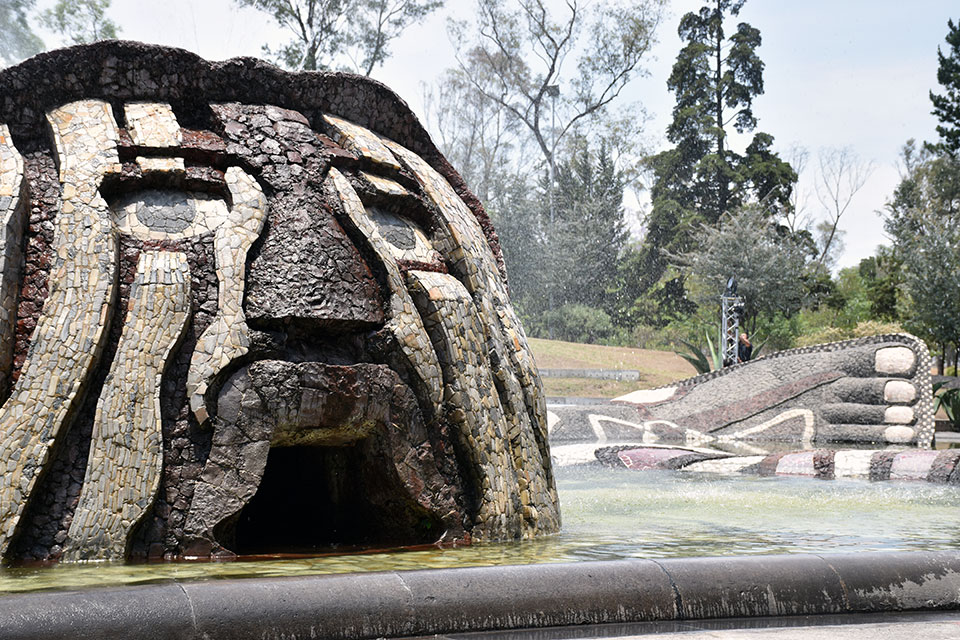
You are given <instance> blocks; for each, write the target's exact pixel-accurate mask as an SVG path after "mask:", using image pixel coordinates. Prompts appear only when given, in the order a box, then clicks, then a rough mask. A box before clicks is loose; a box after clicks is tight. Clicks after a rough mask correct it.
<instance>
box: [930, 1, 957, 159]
mask: <svg viewBox="0 0 960 640" xmlns="http://www.w3.org/2000/svg"><path fill="white" fill-rule="evenodd" d="M947 27H948V28H949V33H947V38H946V40H947V44H948V45H950V48H949V49H948V51H947V55H944V53H943V51H942V50H941V49H940V47H937V58H938V59H939V60H940V68H939V69H937V82H939V83H940V84H941V85H942V86H943V88H944V89H945V91H944V93H943V94H942V95H937V94H935V93H934V92H933V91H931V92H930V102H932V103H933V111H932V113H933V115H935V116H937V119H938V120H940V124H939V125H937V133H938V134H939V135H940V142H939V143H937V144H935V145H929V147H930V148H932V149H933V150H935V151H938V152H940V153H946V154H949V155H951V156H953V157H954V158H955V157H957V154H958V153H960V22H958V23H957V24H954V23H953V20H947Z"/></svg>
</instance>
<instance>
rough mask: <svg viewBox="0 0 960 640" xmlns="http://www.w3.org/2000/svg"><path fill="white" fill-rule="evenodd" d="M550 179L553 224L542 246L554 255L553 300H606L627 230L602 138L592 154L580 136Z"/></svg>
mask: <svg viewBox="0 0 960 640" xmlns="http://www.w3.org/2000/svg"><path fill="white" fill-rule="evenodd" d="M556 182H557V187H556V189H557V198H556V202H555V208H556V216H555V219H554V223H553V224H554V229H553V233H550V234H548V235H547V251H548V252H549V253H550V254H552V255H554V256H555V258H556V259H555V261H554V270H553V282H552V285H553V288H554V289H555V292H554V300H555V304H556V305H565V304H574V303H576V304H582V305H587V306H590V307H596V308H600V307H604V306H607V305H608V295H607V293H608V291H607V289H608V287H610V285H611V283H612V282H613V281H614V280H615V279H616V277H617V264H618V262H619V259H620V257H621V254H622V252H623V250H624V248H625V246H626V242H627V238H628V235H629V234H628V232H627V229H626V222H625V220H624V209H623V204H622V203H623V189H624V184H623V177H622V175H621V174H620V172H619V171H617V169H616V167H615V166H614V163H613V159H612V158H611V157H610V151H609V149H607V147H606V146H605V145H604V144H602V143H601V146H600V149H599V150H598V151H597V152H596V153H595V154H594V153H591V151H590V146H589V144H588V143H587V141H586V140H585V139H582V138H581V139H578V140H577V142H576V144H575V145H574V146H573V152H572V155H571V157H570V158H569V159H568V160H567V161H566V162H564V163H562V164H560V165H559V166H558V168H557V178H556ZM545 217H546V216H545Z"/></svg>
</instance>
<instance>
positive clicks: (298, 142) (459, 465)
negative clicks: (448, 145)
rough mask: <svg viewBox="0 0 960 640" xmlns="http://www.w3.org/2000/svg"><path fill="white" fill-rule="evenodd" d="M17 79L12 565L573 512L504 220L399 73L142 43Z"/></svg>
mask: <svg viewBox="0 0 960 640" xmlns="http://www.w3.org/2000/svg"><path fill="white" fill-rule="evenodd" d="M0 95H3V96H6V98H5V101H4V102H3V103H2V104H0V123H2V124H0V214H3V215H4V220H3V224H4V226H3V227H0V230H2V234H0V242H3V243H4V247H3V261H2V262H0V270H2V280H0V394H2V395H0V400H3V404H2V406H0V473H2V475H0V555H2V556H3V557H5V558H7V559H20V558H44V559H47V558H53V559H58V558H63V559H66V560H87V559H121V558H127V557H131V556H137V557H141V556H154V557H156V556H165V557H176V556H184V555H187V556H201V557H203V556H209V555H223V554H231V553H233V552H241V553H262V552H278V551H308V550H313V549H317V548H320V547H324V546H329V545H369V544H389V545H397V544H422V543H436V542H444V541H446V542H451V543H456V542H464V541H469V540H471V539H483V540H497V539H510V538H521V537H531V536H535V535H538V534H543V533H551V532H554V531H556V530H558V528H559V511H558V504H557V498H556V490H555V487H554V481H553V475H552V470H551V462H550V455H549V450H548V446H547V428H546V409H545V404H544V398H543V394H542V390H541V388H540V384H539V380H538V377H537V373H536V369H535V366H534V364H533V361H532V358H531V356H530V353H529V349H528V347H527V344H526V339H525V337H524V334H523V330H522V328H521V327H520V324H519V322H518V320H517V317H516V315H515V313H514V312H513V309H512V307H511V306H510V302H509V297H508V294H507V288H506V280H505V276H504V273H503V269H502V259H501V257H500V254H499V247H498V244H497V239H496V235H495V233H494V232H493V230H492V228H491V227H490V225H489V221H488V220H487V219H486V216H485V214H484V212H483V209H482V207H481V206H480V204H479V203H478V202H477V201H476V199H475V198H474V197H473V196H472V195H471V194H470V193H469V191H468V190H467V189H466V187H465V185H464V184H463V181H462V180H461V179H460V178H459V176H458V175H457V174H456V172H455V171H454V170H453V169H452V168H451V167H450V166H449V165H448V164H447V163H446V161H445V160H444V159H443V157H442V156H441V155H440V154H439V153H438V152H437V150H436V149H435V148H434V147H433V145H432V143H431V142H430V140H429V138H428V136H427V135H426V134H425V132H424V131H423V129H422V128H421V127H420V125H419V124H418V123H417V122H416V120H415V118H414V117H413V116H412V114H411V113H410V112H409V109H407V107H406V105H404V104H403V103H402V102H401V101H400V100H399V99H397V98H396V96H394V95H393V94H392V93H390V92H389V90H387V89H386V88H384V87H383V86H381V85H379V84H377V83H375V82H372V81H369V80H367V79H364V78H359V77H354V76H346V75H339V74H302V75H291V74H286V73H283V72H280V71H279V70H277V69H275V68H273V67H271V66H269V65H266V64H264V63H261V62H259V61H254V60H240V61H229V62H226V63H218V64H213V63H207V62H205V61H203V60H200V59H199V58H197V57H196V56H193V55H192V54H188V53H186V52H183V51H178V50H171V49H163V48H158V47H147V46H144V45H138V44H134V43H122V42H114V43H101V44H97V45H91V46H87V47H76V48H73V49H68V50H63V51H58V52H53V53H50V54H44V55H41V56H38V57H37V58H34V59H31V60H29V61H27V62H25V63H23V64H21V65H19V66H17V67H13V68H10V69H7V70H4V71H3V72H0ZM4 385H7V386H8V387H10V388H9V390H7V389H5V388H4Z"/></svg>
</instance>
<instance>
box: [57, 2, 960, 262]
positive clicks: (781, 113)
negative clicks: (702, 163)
mask: <svg viewBox="0 0 960 640" xmlns="http://www.w3.org/2000/svg"><path fill="white" fill-rule="evenodd" d="M594 1H596V0H594ZM52 4H53V0H39V2H38V8H40V9H42V8H44V7H47V6H50V5H52ZM472 6H473V4H472V2H469V1H468V0H447V5H446V7H445V8H444V9H443V10H442V11H440V12H436V13H434V14H432V15H431V16H430V17H429V18H428V19H427V20H426V21H425V22H424V23H422V24H419V25H416V26H414V27H411V28H410V29H408V30H407V31H406V32H405V33H404V35H403V36H402V38H401V39H400V40H398V41H396V42H395V44H394V45H393V57H392V58H390V59H389V60H388V61H387V62H386V64H385V65H384V66H382V67H380V68H378V69H376V70H375V71H374V73H373V77H375V78H376V79H378V80H381V81H382V82H384V83H385V84H387V85H388V86H390V87H391V88H392V89H393V90H394V91H396V92H397V93H398V94H399V95H400V96H401V97H402V98H403V99H404V100H406V101H407V102H408V103H409V104H410V106H411V107H412V108H413V110H414V112H415V113H417V114H418V115H419V116H420V117H421V120H423V104H422V91H423V89H422V87H423V85H424V83H430V82H432V81H433V80H434V79H435V78H437V77H438V76H439V75H440V73H441V72H442V71H443V70H444V69H446V68H447V67H450V66H453V65H454V64H455V61H454V60H453V51H454V49H453V46H452V45H451V44H450V42H449V40H448V38H447V33H446V21H447V19H448V18H449V17H451V16H452V17H455V18H463V17H467V16H469V15H470V11H471V7H472ZM700 6H702V3H701V2H699V1H695V0H674V1H673V2H672V3H671V4H670V7H669V14H668V16H667V17H666V19H665V20H664V22H663V24H662V26H661V28H660V30H659V32H658V40H659V42H658V44H657V45H656V46H655V47H654V49H653V50H652V52H651V54H652V55H651V57H650V58H649V59H648V60H647V61H646V65H645V66H646V68H647V70H648V74H647V75H646V76H645V77H640V78H637V79H636V80H634V81H633V82H632V83H631V84H630V85H628V87H627V88H626V89H625V90H624V92H623V94H622V98H623V100H624V102H625V103H633V102H639V103H640V104H642V105H643V106H644V108H645V109H646V111H647V112H648V114H649V115H650V116H651V119H650V121H649V123H648V125H647V129H646V136H647V138H648V140H649V146H650V148H651V150H654V151H657V150H660V149H664V148H667V147H668V146H669V144H668V143H667V141H666V139H665V137H664V132H665V130H666V127H667V125H668V124H669V122H670V114H671V109H672V108H673V95H672V94H670V93H669V91H668V90H667V84H666V83H667V77H668V76H669V75H670V69H671V67H672V65H673V62H674V60H675V58H676V55H677V53H678V52H679V50H680V48H681V46H682V45H681V42H680V40H679V37H678V36H677V33H676V28H677V24H678V23H679V20H680V17H681V16H682V15H683V14H684V13H686V12H687V11H692V10H696V9H698V8H699V7H700ZM110 14H111V17H112V18H113V20H114V21H115V22H117V23H118V24H119V25H120V27H121V33H120V36H121V37H123V38H125V39H130V40H141V41H144V42H153V43H157V44H165V45H170V46H177V47H182V48H185V49H189V50H191V51H194V52H196V53H198V54H199V55H201V56H203V57H205V58H208V59H211V60H222V59H227V58H231V57H234V56H239V55H254V56H257V55H260V46H261V44H263V43H271V44H273V45H276V44H279V43H281V42H283V41H284V40H285V39H286V37H285V35H284V33H283V31H282V30H281V29H280V28H279V27H277V26H275V25H274V24H273V23H271V21H270V18H269V17H268V16H266V15H265V14H263V13H260V12H257V11H255V10H253V9H238V8H237V7H236V5H235V4H234V3H233V2H232V1H231V0H113V4H112V7H111V11H110ZM948 18H953V19H954V20H958V19H960V5H958V4H957V0H950V1H946V0H914V1H913V2H910V3H905V2H903V1H902V0H803V1H802V2H796V1H792V2H788V1H786V0H749V1H748V2H747V3H746V5H745V6H744V8H743V11H742V12H741V14H740V17H739V19H740V20H742V21H745V22H748V23H750V24H751V25H753V26H754V27H756V28H758V29H759V30H760V32H761V35H762V37H763V44H762V46H761V47H760V49H759V51H758V53H759V56H760V58H761V59H762V60H763V61H764V63H765V71H764V82H765V93H764V95H762V96H760V97H758V98H757V99H756V100H755V101H754V113H755V115H756V116H757V117H758V119H759V127H758V130H761V131H765V132H767V133H769V134H771V135H773V136H774V138H775V148H776V149H777V150H778V151H779V152H780V153H781V154H782V155H783V154H786V153H787V152H788V150H789V149H790V148H791V147H794V146H800V147H803V148H804V149H806V150H807V151H808V153H809V156H810V159H809V161H808V162H807V168H806V170H805V171H804V172H803V173H801V175H800V181H799V184H798V188H799V190H800V202H801V204H802V205H803V204H805V209H806V212H807V213H808V214H809V215H810V216H811V217H812V218H813V219H816V218H818V217H820V216H822V213H821V210H820V206H819V203H818V202H817V198H816V195H815V190H814V184H815V176H814V169H815V166H816V164H817V162H816V157H817V154H818V152H819V151H820V150H821V149H827V148H841V147H849V148H851V149H852V150H853V151H854V152H855V153H856V154H857V155H858V157H859V158H860V159H861V160H863V161H864V162H870V163H872V166H873V171H872V173H871V174H870V177H869V179H868V180H867V182H866V183H865V184H864V186H863V188H862V189H861V190H860V191H859V192H858V193H857V195H856V196H855V198H854V199H853V201H852V202H851V205H850V208H849V209H848V211H847V212H846V213H845V214H844V216H843V217H842V218H841V220H840V228H841V229H842V230H844V231H846V232H847V233H846V235H845V237H844V240H845V243H846V247H845V251H844V253H843V254H842V255H841V256H840V258H839V260H838V263H837V267H838V268H840V267H846V266H853V265H856V264H857V263H858V262H859V261H860V260H861V259H862V258H864V257H867V256H870V255H872V254H873V253H874V251H875V249H876V246H877V245H878V244H888V241H887V239H886V238H885V236H884V233H883V217H882V209H883V206H884V203H885V202H886V200H887V199H888V198H889V197H890V195H891V194H892V192H893V190H894V188H895V187H896V185H897V183H898V182H899V171H898V166H897V158H898V153H899V150H900V148H901V147H902V145H903V144H904V142H906V140H907V139H909V138H916V139H917V140H930V141H933V140H935V138H936V131H935V129H934V127H935V126H936V119H935V118H934V117H933V116H932V115H930V108H931V106H930V101H929V97H928V93H929V91H930V90H931V89H933V90H935V91H938V90H939V88H940V87H939V85H938V84H937V80H936V71H937V46H938V45H943V46H945V44H944V37H945V36H946V33H947V19H948ZM38 31H39V32H40V34H41V35H42V36H44V37H45V40H46V41H47V42H48V43H49V44H51V45H52V44H55V43H56V38H55V37H54V36H53V35H52V34H48V33H44V32H43V31H42V30H38ZM562 90H563V86H562V85H561V91H562ZM627 204H628V206H629V207H631V208H633V209H636V210H637V211H639V212H640V213H642V211H643V210H644V209H645V207H647V206H648V204H649V199H648V198H647V197H646V195H645V193H640V194H639V195H637V196H634V197H632V198H628V200H627Z"/></svg>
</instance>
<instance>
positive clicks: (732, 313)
mask: <svg viewBox="0 0 960 640" xmlns="http://www.w3.org/2000/svg"><path fill="white" fill-rule="evenodd" d="M742 312H743V298H741V297H740V296H738V295H737V279H736V278H734V277H733V276H731V277H730V279H729V280H727V288H726V289H725V290H724V292H723V295H722V296H720V349H721V351H720V360H721V363H720V366H721V367H725V366H727V364H728V363H729V364H736V363H737V344H738V342H739V339H740V314H741V313H742Z"/></svg>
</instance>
